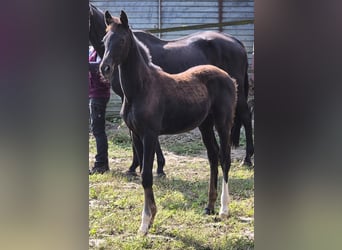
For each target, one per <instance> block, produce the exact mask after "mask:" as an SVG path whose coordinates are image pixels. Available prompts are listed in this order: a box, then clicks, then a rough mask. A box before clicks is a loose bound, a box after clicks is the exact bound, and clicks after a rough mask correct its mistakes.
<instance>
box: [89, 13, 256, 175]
mask: <svg viewBox="0 0 342 250" xmlns="http://www.w3.org/2000/svg"><path fill="white" fill-rule="evenodd" d="M95 10H96V15H94V16H93V17H92V19H91V24H90V25H91V26H92V25H93V23H94V25H93V27H91V28H90V30H92V29H94V30H96V31H92V33H93V35H92V36H91V38H90V39H91V42H92V44H93V45H94V47H95V44H96V46H97V47H101V46H102V48H103V43H102V38H103V36H104V35H105V23H104V14H103V12H102V11H101V10H99V9H97V8H96V7H94V12H95ZM133 33H134V35H135V36H136V37H137V38H138V39H139V40H140V41H141V42H143V43H144V44H145V45H146V46H147V47H148V49H149V50H150V53H151V55H152V61H153V63H154V64H156V65H158V66H160V67H161V68H162V69H163V70H165V71H166V72H168V73H173V74H174V73H180V72H183V71H185V70H186V69H188V68H190V67H193V66H196V65H201V64H211V65H215V66H217V67H219V68H221V69H223V70H224V71H226V72H229V74H230V75H231V76H232V77H233V78H235V79H236V82H237V85H238V100H237V106H236V115H235V120H234V126H233V129H232V133H231V140H232V145H233V146H238V145H239V139H240V128H241V125H243V126H244V129H245V135H246V156H245V159H244V164H246V165H248V166H252V165H253V164H252V160H251V157H252V156H253V154H254V143H253V130H252V117H251V112H250V110H249V108H248V104H247V98H248V89H249V84H248V58H247V52H246V49H245V47H244V45H243V44H242V43H241V42H240V41H239V40H238V39H236V38H235V37H233V36H231V35H228V34H224V33H219V32H214V31H204V32H197V33H194V34H191V35H189V36H186V37H183V38H180V39H176V40H172V41H164V40H160V39H158V38H157V37H155V36H153V35H152V34H149V33H147V32H144V31H133ZM95 34H97V36H96V35H95ZM111 83H112V88H113V90H114V92H116V91H118V92H120V91H121V87H120V82H119V78H118V72H117V70H115V71H114V73H113V78H112V80H111ZM158 166H159V165H158ZM130 171H135V169H134V168H132V167H131V168H130Z"/></svg>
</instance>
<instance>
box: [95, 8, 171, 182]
mask: <svg viewBox="0 0 342 250" xmlns="http://www.w3.org/2000/svg"><path fill="white" fill-rule="evenodd" d="M105 32H106V24H105V22H104V14H103V12H102V11H101V10H99V9H98V8H96V7H95V6H94V5H92V4H89V41H90V43H91V44H92V45H93V47H94V49H95V50H96V52H97V53H98V55H99V56H100V57H101V58H103V54H104V45H103V42H102V39H103V36H104V35H105ZM110 82H111V86H112V89H113V91H114V93H115V94H117V95H118V96H120V97H121V101H122V102H123V99H124V95H123V93H122V90H121V86H120V80H119V74H118V70H117V69H116V70H115V71H114V73H113V75H112V76H111V79H110ZM132 146H133V145H132ZM156 155H157V175H158V176H160V177H162V176H165V172H164V165H165V158H164V155H163V152H162V150H161V148H160V145H159V141H158V142H157V146H156ZM138 166H140V170H141V164H140V162H139V159H138V156H137V154H136V153H135V150H134V146H133V161H132V164H131V166H130V167H129V170H128V171H127V173H128V174H130V175H136V169H137V167H138Z"/></svg>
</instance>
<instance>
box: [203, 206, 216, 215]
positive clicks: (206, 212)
mask: <svg viewBox="0 0 342 250" xmlns="http://www.w3.org/2000/svg"><path fill="white" fill-rule="evenodd" d="M204 214H205V215H212V214H215V212H214V210H213V209H209V208H207V207H206V208H205V209H204Z"/></svg>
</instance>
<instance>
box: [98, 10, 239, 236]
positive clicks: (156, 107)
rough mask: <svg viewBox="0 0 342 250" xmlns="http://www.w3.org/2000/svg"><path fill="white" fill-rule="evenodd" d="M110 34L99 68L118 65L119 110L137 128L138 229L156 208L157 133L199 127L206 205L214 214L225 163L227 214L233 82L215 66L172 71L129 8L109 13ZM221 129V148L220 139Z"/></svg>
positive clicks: (109, 70)
mask: <svg viewBox="0 0 342 250" xmlns="http://www.w3.org/2000/svg"><path fill="white" fill-rule="evenodd" d="M105 18H106V23H107V25H108V26H107V34H106V35H105V37H104V39H103V41H104V45H105V53H104V57H103V60H102V62H101V65H100V68H101V72H102V74H103V75H104V77H107V78H108V77H110V76H111V75H112V74H113V71H114V69H115V67H116V66H118V68H119V73H120V82H121V88H122V91H123V93H124V103H123V107H122V109H121V115H122V117H123V119H124V121H125V122H126V124H127V126H128V127H129V128H130V129H131V131H132V133H133V141H134V147H135V149H136V151H137V154H138V157H139V159H140V160H141V162H142V173H141V176H142V186H143V188H144V197H145V199H144V206H143V212H142V222H141V226H140V229H139V231H140V232H141V233H142V234H147V233H148V229H149V227H150V226H151V225H152V223H153V220H154V218H155V215H156V213H157V207H156V203H155V200H154V194H153V176H152V166H153V160H154V153H155V148H156V144H157V142H158V136H159V135H161V134H176V133H182V132H185V131H189V130H192V129H194V128H196V127H199V129H200V131H201V134H202V139H203V142H204V145H205V147H206V149H207V153H208V159H209V164H210V181H209V192H208V193H209V199H208V205H207V207H206V209H205V212H206V213H207V214H212V213H214V205H215V202H216V199H217V178H218V164H219V162H220V165H221V167H222V171H223V180H222V194H221V208H220V215H221V216H222V217H227V216H228V202H229V191H228V172H229V169H230V164H231V158H230V131H231V128H232V124H233V119H234V112H235V108H236V101H237V93H236V92H237V88H236V83H235V81H234V80H233V79H232V78H231V77H230V76H229V75H228V74H227V73H226V72H225V71H223V70H221V69H219V68H217V67H215V66H212V65H201V66H196V67H193V68H190V69H189V70H187V71H185V72H183V73H179V74H169V73H166V72H164V71H163V70H162V69H161V68H159V67H158V66H156V65H154V64H153V63H152V61H151V57H150V54H149V52H148V49H147V48H146V46H144V45H143V44H142V43H141V42H140V41H139V40H137V38H135V36H134V34H133V33H132V31H131V30H130V28H129V26H128V19H127V16H126V14H125V12H123V11H122V12H121V15H120V18H117V17H112V16H111V15H110V14H109V12H106V13H105ZM214 126H215V128H216V130H217V133H218V136H219V141H220V147H219V145H218V143H217V141H216V138H215V133H214Z"/></svg>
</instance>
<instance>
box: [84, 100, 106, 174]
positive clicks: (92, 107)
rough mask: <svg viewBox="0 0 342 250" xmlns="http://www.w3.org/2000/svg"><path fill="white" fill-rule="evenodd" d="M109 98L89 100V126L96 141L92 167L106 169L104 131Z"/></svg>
mask: <svg viewBox="0 0 342 250" xmlns="http://www.w3.org/2000/svg"><path fill="white" fill-rule="evenodd" d="M108 101H109V98H89V111H90V126H91V130H92V133H93V135H94V137H95V141H96V149H97V154H96V156H95V165H94V167H103V166H104V167H106V168H107V167H108V141H107V135H106V131H105V122H106V121H105V116H106V107H107V103H108Z"/></svg>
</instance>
